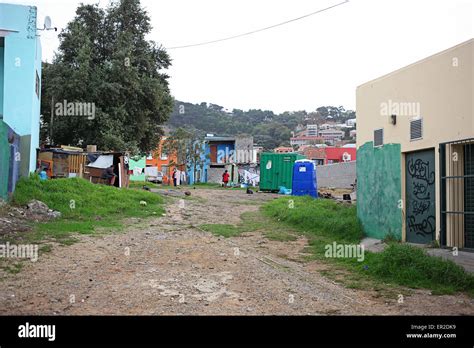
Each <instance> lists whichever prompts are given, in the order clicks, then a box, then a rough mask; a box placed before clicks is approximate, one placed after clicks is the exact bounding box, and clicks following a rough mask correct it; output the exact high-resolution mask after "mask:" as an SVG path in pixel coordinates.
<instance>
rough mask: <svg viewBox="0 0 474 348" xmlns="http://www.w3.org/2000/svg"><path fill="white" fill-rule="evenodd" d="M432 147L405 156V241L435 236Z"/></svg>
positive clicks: (426, 240)
mask: <svg viewBox="0 0 474 348" xmlns="http://www.w3.org/2000/svg"><path fill="white" fill-rule="evenodd" d="M435 216H436V213H435V155H434V150H425V151H418V152H414V153H409V154H407V155H406V226H407V227H406V228H407V241H408V242H412V243H429V242H431V241H432V240H433V239H435V231H436V217H435Z"/></svg>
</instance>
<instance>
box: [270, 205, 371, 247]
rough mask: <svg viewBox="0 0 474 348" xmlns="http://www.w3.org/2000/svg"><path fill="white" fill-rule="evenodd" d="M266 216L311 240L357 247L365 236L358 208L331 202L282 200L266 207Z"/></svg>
mask: <svg viewBox="0 0 474 348" xmlns="http://www.w3.org/2000/svg"><path fill="white" fill-rule="evenodd" d="M263 212H264V214H265V215H267V216H270V217H272V218H274V219H276V220H278V221H282V222H284V223H286V224H288V225H290V226H294V227H296V228H298V229H299V230H300V231H301V230H302V231H305V232H307V233H308V234H309V235H310V236H315V237H316V236H317V237H329V238H331V239H337V240H339V241H342V242H346V243H358V242H359V241H360V239H361V238H362V236H363V232H362V227H361V226H360V223H359V222H358V220H357V211H356V207H355V206H352V205H345V204H339V203H336V202H335V201H333V200H329V199H312V198H310V197H295V196H291V197H288V198H286V197H285V198H283V197H282V198H278V199H275V200H273V201H271V202H269V203H267V204H265V205H264V206H263Z"/></svg>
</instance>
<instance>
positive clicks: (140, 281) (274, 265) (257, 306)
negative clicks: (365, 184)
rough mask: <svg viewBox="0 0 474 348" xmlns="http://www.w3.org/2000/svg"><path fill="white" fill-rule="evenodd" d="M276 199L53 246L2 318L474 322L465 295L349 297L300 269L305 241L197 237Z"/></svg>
mask: <svg viewBox="0 0 474 348" xmlns="http://www.w3.org/2000/svg"><path fill="white" fill-rule="evenodd" d="M272 197H273V195H270V194H254V195H246V193H245V192H244V191H226V190H204V189H199V190H193V191H192V196H191V199H189V200H181V199H179V198H170V199H169V202H168V204H167V208H166V209H167V213H166V215H165V216H164V217H161V218H157V219H146V220H139V219H134V220H132V221H130V226H128V227H127V228H126V230H125V231H124V232H118V233H114V234H106V235H103V236H100V237H90V236H88V237H87V236H86V237H84V236H81V237H79V238H80V239H81V241H80V242H78V243H75V244H73V245H71V246H56V247H54V248H53V250H52V251H51V252H49V253H45V254H43V255H42V256H41V257H40V259H39V260H38V261H37V262H35V263H32V262H29V261H28V262H25V264H26V265H25V267H24V268H23V270H22V271H21V272H20V273H18V274H8V275H7V277H6V279H5V280H3V281H2V282H0V314H44V315H55V314H61V315H81V314H96V315H97V314H125V315H134V314H145V315H160V314H172V315H180V314H181V315H199V314H204V315H205V314H223V315H233V314H237V315H258V314H264V315H278V314H288V315H296V314H298V315H307V314H311V315H334V314H354V315H359V314H361V315H364V314H380V315H386V314H441V315H449V314H471V315H472V314H474V302H473V301H472V300H471V299H469V298H468V297H467V296H464V295H455V296H432V295H430V293H429V291H418V290H417V291H414V292H413V294H412V295H411V296H405V297H404V298H403V301H402V303H399V301H398V300H397V298H396V297H393V296H392V297H387V296H383V295H381V294H380V293H378V292H377V291H374V290H355V289H348V288H345V287H344V286H343V285H341V284H337V283H335V282H334V281H332V280H330V279H328V278H326V277H324V276H323V275H321V273H320V272H319V271H320V270H321V269H323V268H326V269H327V266H325V265H321V264H318V262H315V261H311V262H303V261H299V259H301V251H302V249H303V247H304V246H305V244H306V241H305V240H304V239H303V238H301V239H298V240H296V241H293V242H277V241H270V240H267V239H266V238H265V237H264V236H263V235H261V234H260V233H258V232H254V233H246V234H244V235H242V236H239V237H233V238H222V237H216V236H214V235H212V234H211V233H208V232H203V231H201V230H199V229H198V228H196V226H199V225H201V224H204V223H226V224H234V223H238V222H239V219H240V214H242V213H243V212H247V211H255V210H257V209H258V207H259V205H260V204H262V203H263V202H264V201H266V200H269V199H272Z"/></svg>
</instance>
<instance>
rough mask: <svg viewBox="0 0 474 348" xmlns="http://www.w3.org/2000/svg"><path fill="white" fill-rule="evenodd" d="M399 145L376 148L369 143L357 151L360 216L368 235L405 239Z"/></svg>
mask: <svg viewBox="0 0 474 348" xmlns="http://www.w3.org/2000/svg"><path fill="white" fill-rule="evenodd" d="M400 150H401V148H400V144H386V145H383V146H382V147H378V148H374V146H373V143H372V142H371V141H370V142H367V143H365V144H364V145H362V146H361V147H359V149H358V150H357V216H358V217H359V220H360V222H361V223H362V226H363V228H364V231H365V234H366V235H367V236H369V237H372V238H377V239H383V238H384V237H385V236H387V235H388V234H392V235H394V236H396V237H397V238H399V239H401V238H402V210H401V209H400V208H399V201H400V199H401V196H402V184H401V175H402V173H401V157H402V156H401V151H400Z"/></svg>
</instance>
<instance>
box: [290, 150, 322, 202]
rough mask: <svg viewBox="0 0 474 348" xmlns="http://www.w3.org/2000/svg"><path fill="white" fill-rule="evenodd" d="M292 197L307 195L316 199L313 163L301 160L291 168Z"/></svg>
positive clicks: (314, 167) (316, 191)
mask: <svg viewBox="0 0 474 348" xmlns="http://www.w3.org/2000/svg"><path fill="white" fill-rule="evenodd" d="M292 195H293V196H306V195H309V196H311V197H314V198H318V190H317V184H316V166H315V164H314V163H313V161H310V160H306V159H302V160H297V161H295V164H294V166H293V191H292Z"/></svg>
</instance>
